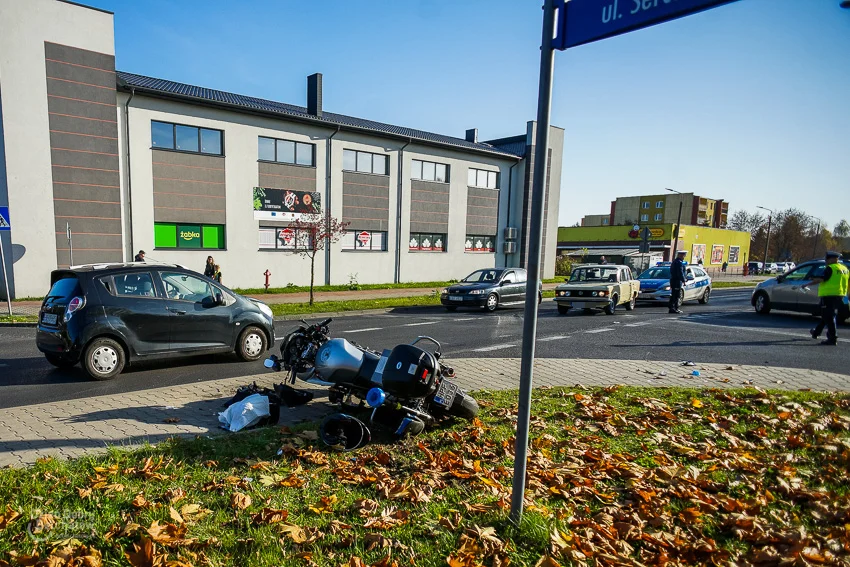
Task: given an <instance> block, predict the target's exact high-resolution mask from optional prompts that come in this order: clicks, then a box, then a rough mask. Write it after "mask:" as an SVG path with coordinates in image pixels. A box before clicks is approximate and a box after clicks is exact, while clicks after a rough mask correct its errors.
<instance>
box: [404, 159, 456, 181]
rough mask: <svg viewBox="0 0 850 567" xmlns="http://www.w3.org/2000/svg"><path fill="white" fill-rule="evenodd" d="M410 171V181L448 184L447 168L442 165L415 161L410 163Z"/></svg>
mask: <svg viewBox="0 0 850 567" xmlns="http://www.w3.org/2000/svg"><path fill="white" fill-rule="evenodd" d="M410 169H411V173H410V178H411V179H421V180H422V181H439V182H440V183H448V182H449V166H447V165H446V164H444V163H434V162H431V161H421V160H418V159H415V160H413V161H412V162H411V165H410Z"/></svg>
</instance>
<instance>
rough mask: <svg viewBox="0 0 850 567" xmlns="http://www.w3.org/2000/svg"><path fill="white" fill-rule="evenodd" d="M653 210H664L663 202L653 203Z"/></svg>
mask: <svg viewBox="0 0 850 567" xmlns="http://www.w3.org/2000/svg"><path fill="white" fill-rule="evenodd" d="M655 208H656V209H663V208H664V201H655Z"/></svg>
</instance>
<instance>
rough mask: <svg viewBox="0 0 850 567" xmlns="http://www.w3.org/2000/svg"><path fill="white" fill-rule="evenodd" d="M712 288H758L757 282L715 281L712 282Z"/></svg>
mask: <svg viewBox="0 0 850 567" xmlns="http://www.w3.org/2000/svg"><path fill="white" fill-rule="evenodd" d="M711 287H713V288H714V289H720V288H722V287H756V282H719V281H717V280H714V281H712V282H711Z"/></svg>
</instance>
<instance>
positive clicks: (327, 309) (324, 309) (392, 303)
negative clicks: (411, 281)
mask: <svg viewBox="0 0 850 567" xmlns="http://www.w3.org/2000/svg"><path fill="white" fill-rule="evenodd" d="M543 297H544V299H545V298H550V297H555V292H554V291H551V290H548V291H544V292H543ZM421 305H440V297H439V296H437V295H419V296H414V297H386V298H382V299H352V300H349V301H317V302H315V303H314V304H313V305H309V304H307V303H273V304H270V305H269V307H271V309H272V311H273V312H274V314H275V315H300V314H305V315H309V314H311V313H339V312H341V311H363V310H365V309H389V308H393V307H417V306H421Z"/></svg>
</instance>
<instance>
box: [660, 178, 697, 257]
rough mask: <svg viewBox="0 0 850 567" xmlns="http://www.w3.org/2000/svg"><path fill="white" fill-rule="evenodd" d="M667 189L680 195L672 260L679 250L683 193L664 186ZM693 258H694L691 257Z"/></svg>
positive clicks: (671, 252)
mask: <svg viewBox="0 0 850 567" xmlns="http://www.w3.org/2000/svg"><path fill="white" fill-rule="evenodd" d="M664 189H665V190H666V191H670V192H671V193H676V194H677V195H679V214H678V216H677V217H676V233H675V234H674V238H673V250H671V251H670V260H671V261H672V260H673V258H675V257H676V252H678V251H679V227H680V226H681V225H682V202H683V201H682V194H681V193H679V192H678V191H676V190H675V189H670V188H668V187H665V188H664ZM691 260H693V258H691Z"/></svg>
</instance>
